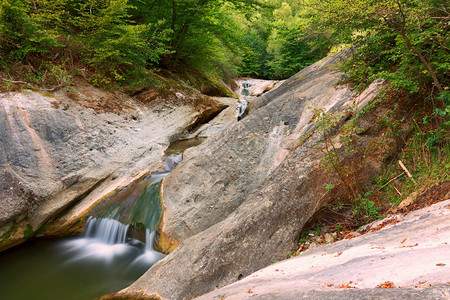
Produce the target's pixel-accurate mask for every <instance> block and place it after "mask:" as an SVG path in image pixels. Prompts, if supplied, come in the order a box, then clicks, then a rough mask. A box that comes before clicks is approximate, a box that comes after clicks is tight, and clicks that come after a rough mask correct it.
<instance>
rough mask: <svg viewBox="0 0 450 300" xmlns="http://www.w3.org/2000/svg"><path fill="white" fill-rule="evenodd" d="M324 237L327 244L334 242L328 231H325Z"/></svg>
mask: <svg viewBox="0 0 450 300" xmlns="http://www.w3.org/2000/svg"><path fill="white" fill-rule="evenodd" d="M324 238H325V243H327V244H330V243H332V242H334V237H333V235H332V234H330V233H325V235H324Z"/></svg>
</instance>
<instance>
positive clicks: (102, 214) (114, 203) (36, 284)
mask: <svg viewBox="0 0 450 300" xmlns="http://www.w3.org/2000/svg"><path fill="white" fill-rule="evenodd" d="M201 141H202V140H186V141H178V142H174V143H172V144H171V145H170V146H169V148H168V149H167V150H166V152H165V156H164V157H163V162H162V169H161V170H159V171H158V172H156V173H154V174H151V175H149V176H146V177H144V178H142V179H141V180H139V181H138V182H137V183H135V184H133V185H132V186H130V187H129V188H126V189H124V190H122V191H120V192H118V193H117V194H115V195H113V196H112V197H111V198H109V199H107V200H106V201H102V202H101V203H100V204H98V205H97V206H96V207H95V208H94V209H93V210H92V211H91V216H90V217H89V218H88V220H87V221H86V224H85V230H84V233H83V234H82V235H80V236H77V237H61V238H38V239H34V240H30V241H28V242H26V243H24V244H22V245H20V246H17V247H14V248H12V249H9V250H7V251H5V252H3V253H0V290H1V298H2V299H8V300H14V299H18V300H19V299H20V300H22V299H33V300H40V299H42V300H44V299H45V300H52V299H55V300H56V299H58V300H59V299H65V300H71V299H73V300H81V299H83V300H84V299H94V298H96V297H99V296H102V295H105V294H108V293H112V292H116V291H119V290H121V289H123V288H125V287H127V286H129V285H130V284H131V283H133V282H134V281H136V280H137V279H138V278H139V277H140V276H141V275H142V274H143V273H144V272H145V271H147V270H148V269H149V268H150V267H151V266H152V265H153V264H154V263H156V262H157V261H158V260H160V259H161V258H163V257H164V255H163V254H162V253H159V252H158V251H156V250H155V249H154V248H153V242H154V237H155V230H156V228H157V227H158V224H159V220H160V218H161V213H162V207H161V200H160V196H159V190H160V184H161V181H162V179H163V178H164V177H165V176H166V175H167V174H169V173H170V171H172V170H173V169H174V168H175V167H176V165H177V164H178V163H180V162H181V160H182V152H183V151H184V150H185V149H187V148H190V147H193V146H196V145H198V144H199V143H201Z"/></svg>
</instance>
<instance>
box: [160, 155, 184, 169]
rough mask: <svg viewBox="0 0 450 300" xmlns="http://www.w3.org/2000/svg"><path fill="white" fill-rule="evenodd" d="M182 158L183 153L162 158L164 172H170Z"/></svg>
mask: <svg viewBox="0 0 450 300" xmlns="http://www.w3.org/2000/svg"><path fill="white" fill-rule="evenodd" d="M182 160H183V154H181V153H179V154H172V155H169V156H165V157H164V158H163V163H162V165H163V168H164V171H165V172H171V171H172V170H173V169H175V167H176V166H177V165H178V164H179V163H180V162H181V161H182Z"/></svg>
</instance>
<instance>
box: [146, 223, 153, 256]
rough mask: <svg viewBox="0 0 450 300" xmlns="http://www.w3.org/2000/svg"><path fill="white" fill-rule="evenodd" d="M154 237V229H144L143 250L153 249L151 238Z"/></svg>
mask: <svg viewBox="0 0 450 300" xmlns="http://www.w3.org/2000/svg"><path fill="white" fill-rule="evenodd" d="M154 238H155V231H153V232H150V230H149V229H148V228H147V229H145V250H147V251H155V249H153V239H154Z"/></svg>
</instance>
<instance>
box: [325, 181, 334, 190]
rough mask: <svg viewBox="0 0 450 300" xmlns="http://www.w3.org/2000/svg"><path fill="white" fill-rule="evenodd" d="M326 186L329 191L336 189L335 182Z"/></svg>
mask: <svg viewBox="0 0 450 300" xmlns="http://www.w3.org/2000/svg"><path fill="white" fill-rule="evenodd" d="M325 188H326V189H327V191H328V192H329V191H331V190H332V189H334V184H331V183H328V184H327V185H326V186H325Z"/></svg>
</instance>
